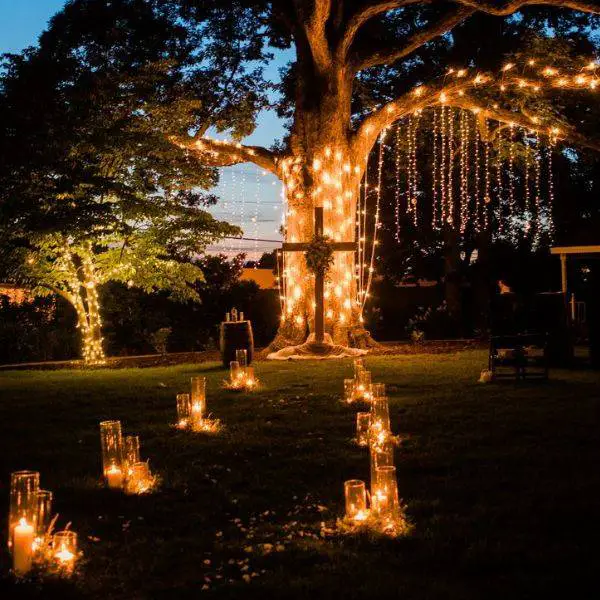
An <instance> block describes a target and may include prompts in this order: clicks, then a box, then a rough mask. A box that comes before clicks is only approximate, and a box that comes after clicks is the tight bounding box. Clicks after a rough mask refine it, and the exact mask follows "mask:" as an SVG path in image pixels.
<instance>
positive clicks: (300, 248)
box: [282, 206, 357, 344]
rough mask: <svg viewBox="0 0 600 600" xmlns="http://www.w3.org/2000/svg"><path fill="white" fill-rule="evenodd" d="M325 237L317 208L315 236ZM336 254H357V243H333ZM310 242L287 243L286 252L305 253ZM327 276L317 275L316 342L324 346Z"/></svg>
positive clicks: (319, 207) (321, 215)
mask: <svg viewBox="0 0 600 600" xmlns="http://www.w3.org/2000/svg"><path fill="white" fill-rule="evenodd" d="M322 235H323V207H322V206H315V236H322ZM331 247H332V248H333V250H334V252H355V251H356V249H357V244H356V242H332V243H331ZM308 248H309V243H308V242H287V243H285V244H283V246H282V250H283V251H284V252H305V251H306V250H308ZM324 292H325V276H324V275H315V342H316V343H317V344H322V343H323V341H324V340H325V326H324V324H325V302H324Z"/></svg>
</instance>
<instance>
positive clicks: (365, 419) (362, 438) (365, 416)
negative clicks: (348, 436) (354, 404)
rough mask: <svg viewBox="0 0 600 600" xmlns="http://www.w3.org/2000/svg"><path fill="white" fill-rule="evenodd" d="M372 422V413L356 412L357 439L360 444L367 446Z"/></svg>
mask: <svg viewBox="0 0 600 600" xmlns="http://www.w3.org/2000/svg"><path fill="white" fill-rule="evenodd" d="M370 422H371V415H370V413H368V412H359V413H356V441H357V442H358V445H359V446H366V445H367V444H368V443H369V427H370Z"/></svg>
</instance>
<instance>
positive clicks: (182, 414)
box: [177, 394, 192, 429]
mask: <svg viewBox="0 0 600 600" xmlns="http://www.w3.org/2000/svg"><path fill="white" fill-rule="evenodd" d="M191 418H192V400H191V397H190V395H189V394H177V427H179V429H185V428H186V427H187V426H188V424H189V423H190V420H191Z"/></svg>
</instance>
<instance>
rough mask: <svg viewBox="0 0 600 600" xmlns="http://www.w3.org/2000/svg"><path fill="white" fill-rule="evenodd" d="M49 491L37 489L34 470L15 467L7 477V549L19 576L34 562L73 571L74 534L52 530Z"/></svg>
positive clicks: (75, 549)
mask: <svg viewBox="0 0 600 600" xmlns="http://www.w3.org/2000/svg"><path fill="white" fill-rule="evenodd" d="M52 500H53V495H52V492H49V491H48V490H42V489H40V474H39V473H38V472H36V471H16V472H15V473H12V474H11V477H10V507H9V513H8V549H9V551H10V552H11V554H12V560H13V570H14V572H15V574H16V575H17V576H18V577H23V576H25V575H27V573H29V571H31V569H32V568H33V565H34V564H39V565H42V566H45V567H48V568H53V569H55V570H56V571H58V572H60V573H61V574H70V573H72V571H73V569H74V567H75V562H76V560H77V534H76V533H75V532H74V531H70V530H64V531H57V532H56V533H54V534H53V533H52V526H53V522H54V521H55V519H53V517H52Z"/></svg>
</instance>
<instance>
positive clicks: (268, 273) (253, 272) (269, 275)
mask: <svg viewBox="0 0 600 600" xmlns="http://www.w3.org/2000/svg"><path fill="white" fill-rule="evenodd" d="M240 281H254V282H255V283H257V284H258V287H260V288H262V289H264V290H271V289H275V288H276V287H277V281H276V280H275V274H274V273H273V269H244V270H243V271H242V274H241V276H240Z"/></svg>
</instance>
